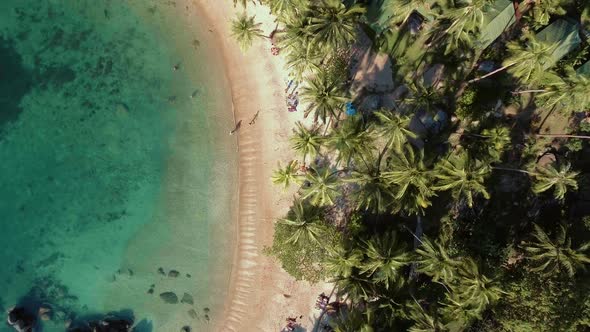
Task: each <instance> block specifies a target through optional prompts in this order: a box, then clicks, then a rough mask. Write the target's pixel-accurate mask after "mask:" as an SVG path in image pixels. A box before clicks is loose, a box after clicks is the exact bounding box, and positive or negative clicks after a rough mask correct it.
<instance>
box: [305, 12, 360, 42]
mask: <svg viewBox="0 0 590 332" xmlns="http://www.w3.org/2000/svg"><path fill="white" fill-rule="evenodd" d="M312 9H313V10H314V12H315V13H317V16H313V17H312V18H311V19H310V24H309V26H308V31H309V32H310V33H311V34H312V35H313V39H312V44H313V45H315V46H316V47H318V48H320V49H325V50H332V51H333V50H337V49H343V48H346V47H348V46H349V45H350V44H351V43H352V42H353V41H354V39H355V37H356V29H357V20H358V17H359V16H360V14H362V13H364V12H365V10H364V8H362V7H361V6H360V5H354V6H352V7H350V8H347V7H346V6H345V5H344V4H343V3H342V1H340V0H321V1H319V4H317V5H313V6H312Z"/></svg>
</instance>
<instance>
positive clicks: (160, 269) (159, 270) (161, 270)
mask: <svg viewBox="0 0 590 332" xmlns="http://www.w3.org/2000/svg"><path fill="white" fill-rule="evenodd" d="M158 274H161V275H163V276H165V275H166V272H164V269H163V268H161V267H159V268H158Z"/></svg>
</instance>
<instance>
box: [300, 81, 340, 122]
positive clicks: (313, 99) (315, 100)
mask: <svg viewBox="0 0 590 332" xmlns="http://www.w3.org/2000/svg"><path fill="white" fill-rule="evenodd" d="M301 99H302V100H303V101H304V102H307V103H308V104H309V107H308V108H307V109H306V110H305V116H308V115H309V113H311V112H313V113H314V121H317V120H318V118H320V119H322V122H323V123H326V119H327V118H330V119H332V118H338V117H339V116H340V113H341V112H342V108H343V107H344V103H346V101H347V100H348V98H347V95H346V92H344V90H343V88H342V82H338V81H332V80H330V75H328V74H327V73H326V72H324V71H320V72H319V73H318V74H317V75H315V76H314V77H313V78H311V79H309V80H307V81H306V85H305V86H304V87H303V88H302V91H301Z"/></svg>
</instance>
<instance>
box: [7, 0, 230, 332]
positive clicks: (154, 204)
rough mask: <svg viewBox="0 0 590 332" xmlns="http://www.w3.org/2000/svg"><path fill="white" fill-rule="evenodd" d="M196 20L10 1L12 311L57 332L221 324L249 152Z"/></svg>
mask: <svg viewBox="0 0 590 332" xmlns="http://www.w3.org/2000/svg"><path fill="white" fill-rule="evenodd" d="M186 10H194V9H192V8H191V9H188V8H177V7H176V5H175V4H174V3H173V2H165V1H149V0H145V1H139V0H137V1H114V0H111V1H109V0H100V1H99V0H76V1H74V0H59V1H58V0H45V1H39V0H2V1H0V243H1V247H0V248H1V250H0V264H1V265H0V266H2V267H1V268H0V284H1V285H2V288H0V309H3V311H4V310H5V309H7V308H9V307H11V306H13V305H14V304H15V303H17V302H18V301H19V300H21V299H22V298H23V297H27V296H29V297H33V298H35V299H39V300H40V301H42V302H44V303H47V305H49V306H50V307H51V308H52V312H51V315H50V316H51V317H50V318H51V319H50V320H48V321H45V322H44V323H43V326H44V331H63V329H64V327H63V326H64V324H65V322H66V321H67V320H68V319H71V318H73V317H80V316H83V315H87V314H95V313H106V312H108V311H118V310H130V311H133V314H134V315H135V319H136V321H142V325H141V326H143V327H144V328H143V329H142V331H178V330H179V327H180V326H184V325H190V326H192V327H193V329H194V330H197V331H199V330H206V329H207V326H210V325H208V324H210V323H208V320H215V319H218V318H219V317H218V313H219V312H220V308H221V306H223V300H224V297H225V292H226V288H227V286H228V280H229V274H230V264H231V261H232V254H233V250H232V248H233V247H232V242H233V241H232V240H233V224H234V223H233V215H234V214H233V211H232V206H233V205H232V200H235V199H236V185H235V182H236V179H237V166H236V157H235V153H234V152H235V149H236V144H235V143H236V142H235V141H234V139H235V137H230V136H229V135H227V129H228V128H231V127H232V124H233V115H232V113H231V104H230V100H229V93H228V91H227V89H226V88H225V86H226V82H225V81H224V75H222V74H221V73H222V70H223V68H222V66H221V64H220V63H218V62H215V58H216V54H215V50H214V49H213V48H211V47H210V43H209V42H208V38H211V37H210V36H208V35H207V29H206V27H205V26H200V25H199V22H190V24H189V23H187V22H186V21H185V20H184V19H183V12H184V11H186ZM189 25H190V26H192V27H189ZM217 58H219V57H217ZM171 270H172V272H170V271H171ZM162 293H164V294H167V295H162V296H160V294H162ZM170 293H174V295H175V296H176V297H177V300H178V303H167V301H166V300H168V302H174V296H171V294H170ZM5 330H6V331H9V328H8V327H7V326H4V325H2V326H0V331H5Z"/></svg>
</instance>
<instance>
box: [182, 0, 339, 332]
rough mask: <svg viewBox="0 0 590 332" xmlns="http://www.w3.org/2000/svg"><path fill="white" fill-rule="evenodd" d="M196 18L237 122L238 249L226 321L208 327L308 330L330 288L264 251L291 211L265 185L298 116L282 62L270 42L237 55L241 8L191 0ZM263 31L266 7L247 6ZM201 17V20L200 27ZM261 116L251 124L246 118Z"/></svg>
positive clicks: (285, 154)
mask: <svg viewBox="0 0 590 332" xmlns="http://www.w3.org/2000/svg"><path fill="white" fill-rule="evenodd" d="M186 5H193V6H197V8H196V9H197V10H196V11H197V13H198V14H197V15H198V16H199V17H195V18H194V19H201V24H207V25H208V30H209V32H210V33H212V34H215V37H216V38H215V39H216V40H217V41H218V45H216V46H215V47H218V48H219V50H220V52H221V54H222V55H223V57H224V62H225V68H226V75H227V77H228V79H229V82H230V85H231V95H232V99H233V107H234V114H235V121H236V123H237V122H238V121H240V120H241V121H242V126H241V129H240V130H239V131H238V132H237V139H238V147H239V152H238V153H239V203H238V204H239V206H238V212H237V213H238V216H237V220H236V222H237V231H236V234H237V239H236V241H237V246H236V256H235V259H234V264H233V268H232V277H231V285H230V291H229V292H228V294H229V295H228V298H227V301H226V305H225V315H224V316H223V317H224V318H223V319H221V320H219V321H218V322H217V324H216V325H215V326H214V328H213V330H216V331H279V330H281V328H282V327H283V326H284V325H285V319H286V318H287V316H291V317H293V316H300V315H302V316H303V318H302V320H301V322H302V326H303V327H304V328H306V329H307V330H308V331H310V330H311V329H312V327H313V323H314V317H317V316H318V315H319V311H318V310H315V309H314V304H315V299H316V297H317V295H318V294H319V293H321V292H322V291H326V292H329V291H330V290H331V286H330V285H328V284H323V283H320V284H316V285H310V284H309V283H307V282H298V281H296V280H294V279H293V278H292V277H290V276H289V275H288V274H287V273H286V272H285V271H284V270H282V268H281V267H280V266H279V265H278V262H277V261H275V260H273V259H272V258H270V257H267V256H265V255H264V254H263V253H262V250H263V248H264V246H268V245H270V244H271V243H272V234H273V224H274V221H275V220H276V219H277V218H279V217H281V216H282V215H284V214H285V213H286V212H287V211H288V208H289V204H290V202H291V198H292V194H293V192H283V191H282V190H281V189H280V188H278V187H276V186H274V185H273V184H272V182H271V181H270V178H271V175H272V171H273V169H274V168H275V167H276V165H277V162H278V161H281V162H283V163H284V162H286V161H288V160H290V159H292V158H291V157H293V156H292V153H291V151H290V147H289V143H288V136H289V135H290V133H291V129H292V128H293V127H294V124H295V122H296V121H298V120H303V111H302V110H299V111H298V112H293V113H289V112H288V111H287V108H286V106H285V93H284V91H285V88H286V81H287V72H286V71H285V70H284V69H283V63H282V60H281V58H280V57H276V56H272V55H271V52H270V48H271V43H270V41H269V40H259V41H256V42H255V43H254V45H253V47H252V48H251V49H250V50H248V52H246V53H245V54H243V53H242V52H241V51H240V50H239V48H238V46H237V44H236V43H235V41H234V40H233V38H232V37H231V35H230V22H231V18H233V17H234V15H235V14H236V13H238V12H240V11H241V8H233V6H232V4H231V1H219V0H194V1H188V0H187V2H186ZM248 12H249V13H250V14H251V15H256V20H257V22H261V23H262V29H263V30H264V32H265V33H270V32H271V31H272V30H273V29H274V27H275V25H276V24H275V23H274V22H273V18H272V17H271V16H270V15H269V13H268V9H267V8H266V7H262V6H256V7H255V6H249V8H248ZM203 18H206V22H203ZM258 111H260V113H259V115H258V119H257V121H256V123H255V124H253V125H249V122H250V120H251V119H252V117H253V116H254V115H255V114H256V112H258ZM231 129H232V128H228V129H227V130H228V132H229V131H230V130H231Z"/></svg>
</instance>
